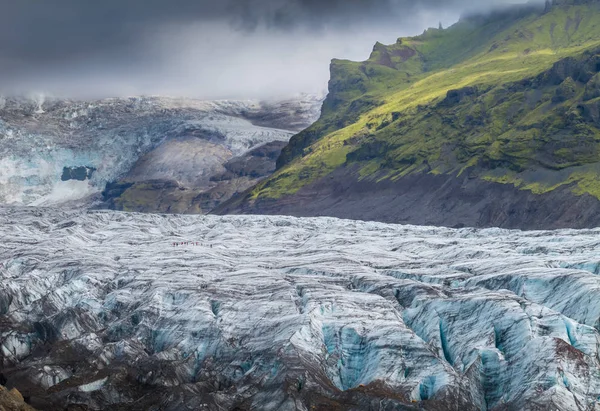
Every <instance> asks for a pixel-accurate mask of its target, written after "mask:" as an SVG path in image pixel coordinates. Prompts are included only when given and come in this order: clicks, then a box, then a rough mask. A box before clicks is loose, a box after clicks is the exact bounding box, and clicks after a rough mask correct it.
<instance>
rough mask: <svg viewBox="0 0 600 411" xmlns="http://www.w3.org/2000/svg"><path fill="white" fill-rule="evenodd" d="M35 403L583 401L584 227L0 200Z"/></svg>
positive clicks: (17, 360)
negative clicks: (392, 221)
mask: <svg viewBox="0 0 600 411" xmlns="http://www.w3.org/2000/svg"><path fill="white" fill-rule="evenodd" d="M0 238H1V239H2V240H1V241H0V377H2V378H0V379H1V380H5V381H6V382H7V383H6V384H5V385H8V386H9V388H10V387H12V386H15V387H17V388H18V389H19V390H20V391H21V392H23V393H24V395H25V396H26V397H27V398H28V399H29V400H30V402H31V404H32V405H33V406H35V407H37V408H39V409H42V410H43V409H56V408H59V407H60V409H64V408H65V407H66V406H67V405H70V406H72V407H75V406H80V407H87V409H90V410H102V409H113V410H121V409H122V410H125V409H127V410H136V409H139V410H186V409H187V410H202V409H206V410H234V409H237V410H245V409H252V410H313V409H317V410H368V409H372V410H417V409H425V410H596V409H600V400H599V399H600V362H599V361H600V360H599V357H598V347H599V346H600V334H599V331H598V330H599V327H600V277H599V276H598V266H599V254H598V250H600V229H589V230H562V231H530V232H522V231H509V230H503V229H484V230H478V229H471V228H462V229H448V228H436V227H417V226H401V225H388V224H383V223H375V222H360V221H346V220H338V219H334V218H293V217H278V216H225V217H219V216H210V215H209V216H182V215H154V214H135V213H119V212H113V211H84V210H59V209H53V208H29V207H10V206H3V207H0Z"/></svg>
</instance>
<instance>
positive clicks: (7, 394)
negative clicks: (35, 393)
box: [0, 385, 35, 411]
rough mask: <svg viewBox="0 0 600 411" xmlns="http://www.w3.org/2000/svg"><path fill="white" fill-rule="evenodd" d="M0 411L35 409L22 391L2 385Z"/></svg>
mask: <svg viewBox="0 0 600 411" xmlns="http://www.w3.org/2000/svg"><path fill="white" fill-rule="evenodd" d="M0 411H35V410H34V409H33V408H31V407H30V406H29V405H28V404H27V403H25V400H24V399H23V396H22V395H21V393H20V392H19V391H18V390H17V389H16V388H13V389H12V390H8V389H6V388H4V387H3V386H1V385H0Z"/></svg>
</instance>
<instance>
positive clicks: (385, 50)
mask: <svg viewBox="0 0 600 411" xmlns="http://www.w3.org/2000/svg"><path fill="white" fill-rule="evenodd" d="M599 18H600V2H598V1H578V2H570V1H554V2H552V4H550V3H549V4H548V5H547V6H546V7H545V8H543V7H537V6H536V7H533V6H522V7H513V8H509V9H507V10H505V11H503V12H498V13H494V14H492V15H489V16H473V17H469V18H465V19H463V20H462V21H461V22H459V23H457V24H456V25H454V26H452V27H450V28H448V29H445V30H442V29H430V30H427V31H426V32H425V33H423V34H422V35H421V36H417V37H411V38H402V39H399V40H398V42H397V43H396V44H393V45H389V46H385V45H383V44H377V45H376V46H375V47H374V49H373V53H372V55H371V57H370V58H369V60H367V61H365V62H362V63H355V62H350V61H342V60H334V61H333V63H332V65H331V80H330V83H329V95H328V97H327V99H326V100H325V102H324V105H323V111H322V113H321V118H320V119H319V120H318V121H317V122H316V123H315V124H314V125H313V126H311V127H310V128H308V129H307V130H305V131H302V132H301V133H299V134H298V135H296V136H294V137H293V138H292V139H291V141H290V144H289V145H288V146H287V147H286V148H285V149H284V150H283V152H282V156H281V157H280V158H279V159H278V170H277V171H276V173H274V174H273V176H271V177H270V178H268V179H266V180H265V181H263V182H261V183H260V184H258V185H257V186H256V187H254V188H252V189H251V190H249V191H248V192H246V193H245V194H244V195H242V196H240V197H238V198H235V199H233V200H231V201H230V202H228V203H226V204H224V205H223V206H221V207H220V208H219V209H218V210H216V212H218V213H273V214H291V215H303V216H306V215H328V216H340V217H349V218H356V219H366V220H378V221H386V222H405V223H416V224H439V225H447V226H463V225H469V226H501V227H513V228H534V229H535V228H558V227H590V226H596V225H598V224H600V217H598V216H600V185H598V180H599V179H600V161H599V159H600V114H599V113H600V111H599V110H600V88H599V84H600V83H599V79H600V25H598V24H597V22H598V21H599V20H598V19H599Z"/></svg>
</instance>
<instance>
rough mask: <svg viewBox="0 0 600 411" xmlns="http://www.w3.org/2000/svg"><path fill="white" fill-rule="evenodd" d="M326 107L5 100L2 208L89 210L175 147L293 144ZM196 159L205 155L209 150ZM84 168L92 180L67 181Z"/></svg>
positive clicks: (315, 103) (235, 151) (311, 101)
mask: <svg viewBox="0 0 600 411" xmlns="http://www.w3.org/2000/svg"><path fill="white" fill-rule="evenodd" d="M321 100H322V98H321V97H317V96H298V97H296V98H294V99H290V100H285V101H281V102H259V101H255V100H247V101H201V100H194V99H183V98H168V97H131V98H112V99H104V100H95V101H72V100H62V99H48V100H43V101H36V100H29V99H18V98H10V99H6V98H2V97H0V204H13V205H33V206H39V205H45V206H58V205H66V204H77V203H79V204H81V203H82V202H87V203H89V202H90V198H92V197H93V196H94V195H98V194H99V193H100V192H101V191H102V190H104V188H105V186H106V184H107V183H108V182H112V181H116V180H118V179H119V178H121V177H123V176H125V175H126V174H127V173H128V172H129V171H130V170H131V169H132V168H133V167H134V166H135V164H136V162H137V161H138V160H139V159H140V158H142V157H143V156H144V155H145V154H147V153H150V152H152V151H153V150H154V149H156V148H157V147H159V146H161V145H162V144H163V143H165V142H168V141H172V140H175V141H176V140H178V139H182V138H191V139H196V140H202V141H204V142H206V143H207V144H208V143H210V144H212V145H213V146H215V147H219V148H221V149H222V150H223V151H226V152H227V153H228V156H229V158H231V157H234V156H240V155H242V154H244V153H246V152H248V151H250V150H252V149H253V148H256V147H258V146H260V145H262V144H265V143H269V142H272V141H288V140H289V139H290V138H291V136H292V135H293V134H294V133H295V132H296V131H299V130H301V129H302V128H304V127H308V126H309V125H310V124H311V123H312V122H313V121H314V120H316V119H317V118H318V115H319V107H320V104H321ZM196 155H197V156H202V155H203V153H202V150H200V152H199V153H197V154H196ZM206 156H208V157H212V153H210V152H208V153H206ZM229 158H228V159H229ZM223 162H224V161H223ZM171 166H172V167H176V164H174V165H171ZM77 167H86V168H88V169H91V170H93V173H91V176H90V177H89V178H86V179H83V180H82V181H78V180H68V181H63V180H62V179H61V175H63V173H64V170H65V169H69V168H77ZM82 200H83V201H82Z"/></svg>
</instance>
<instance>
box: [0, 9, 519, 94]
mask: <svg viewBox="0 0 600 411" xmlns="http://www.w3.org/2000/svg"><path fill="white" fill-rule="evenodd" d="M509 2H512V3H515V2H524V0H523V1H519V0H512V1H507V0H487V1H486V0H95V1H92V0H0V93H3V94H15V93H19V94H33V93H45V94H48V95H55V96H65V97H81V98H93V97H109V96H131V95H140V94H145V95H172V96H189V97H198V98H206V99H214V98H266V97H283V96H288V95H292V94H294V93H299V92H318V91H321V90H325V88H326V83H327V80H328V77H329V61H330V60H331V59H332V58H348V59H353V60H364V59H365V58H367V57H368V55H369V53H370V51H371V49H372V46H373V44H374V43H375V42H376V41H381V42H383V43H392V42H394V41H395V40H396V38H397V37H399V36H406V35H413V34H419V33H421V32H422V31H423V30H424V29H425V28H427V27H432V26H435V27H437V24H438V22H440V21H442V22H443V23H444V25H449V24H452V23H454V22H455V21H457V19H458V18H459V16H460V15H461V14H464V13H466V12H472V11H475V10H477V11H481V10H487V9H489V8H491V7H495V6H498V5H500V4H505V3H509Z"/></svg>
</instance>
